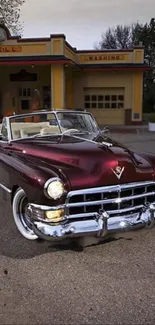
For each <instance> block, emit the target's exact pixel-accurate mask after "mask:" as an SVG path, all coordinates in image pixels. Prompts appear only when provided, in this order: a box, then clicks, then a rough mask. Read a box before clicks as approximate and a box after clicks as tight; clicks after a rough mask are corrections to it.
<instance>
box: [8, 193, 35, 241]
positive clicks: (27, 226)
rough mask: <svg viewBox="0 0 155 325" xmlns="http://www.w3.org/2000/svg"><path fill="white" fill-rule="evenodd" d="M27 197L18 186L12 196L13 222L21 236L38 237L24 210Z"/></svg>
mask: <svg viewBox="0 0 155 325" xmlns="http://www.w3.org/2000/svg"><path fill="white" fill-rule="evenodd" d="M28 203H29V202H28V198H27V196H26V194H25V192H24V190H23V189H21V188H19V189H18V190H17V191H16V193H15V195H14V198H13V203H12V212H13V218H14V221H15V224H16V226H17V228H18V230H19V232H20V233H21V235H22V236H23V237H25V238H26V239H29V240H36V239H37V238H38V236H37V235H35V233H34V231H33V230H32V223H31V220H30V218H29V217H28V215H27V213H26V211H27V206H28Z"/></svg>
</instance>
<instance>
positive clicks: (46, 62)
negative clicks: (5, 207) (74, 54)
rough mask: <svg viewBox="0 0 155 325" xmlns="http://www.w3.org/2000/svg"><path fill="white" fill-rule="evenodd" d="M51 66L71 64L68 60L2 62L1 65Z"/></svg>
mask: <svg viewBox="0 0 155 325" xmlns="http://www.w3.org/2000/svg"><path fill="white" fill-rule="evenodd" d="M49 64H69V62H68V60H50V61H0V65H7V66H8V65H49Z"/></svg>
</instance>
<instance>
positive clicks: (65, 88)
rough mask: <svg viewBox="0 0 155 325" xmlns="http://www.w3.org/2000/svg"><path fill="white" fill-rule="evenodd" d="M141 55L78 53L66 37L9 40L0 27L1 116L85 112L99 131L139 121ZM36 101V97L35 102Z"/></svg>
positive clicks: (139, 52) (132, 52) (135, 52)
mask: <svg viewBox="0 0 155 325" xmlns="http://www.w3.org/2000/svg"><path fill="white" fill-rule="evenodd" d="M145 70H148V67H147V66H146V64H144V49H143V48H141V47H136V48H133V49H131V50H128V51H117V50H116V51H113V50H112V51H79V50H77V49H76V48H73V47H72V46H71V45H69V44H68V42H67V41H66V39H65V36H64V35H51V36H50V37H49V38H43V39H24V38H20V37H12V36H11V35H10V33H9V30H8V29H7V28H6V27H5V26H4V25H3V24H1V25H0V115H1V116H4V115H7V114H9V112H15V113H27V112H30V111H31V110H33V109H34V106H35V103H36V102H37V101H35V99H36V98H38V102H37V103H38V104H37V108H39V109H49V110H51V109H86V110H87V111H89V112H91V113H93V115H94V116H95V118H96V120H97V122H98V123H99V124H102V125H107V124H108V125H112V124H114V125H129V124H134V123H135V124H139V123H141V121H142V97H143V73H144V71H145ZM37 96H38V97H37Z"/></svg>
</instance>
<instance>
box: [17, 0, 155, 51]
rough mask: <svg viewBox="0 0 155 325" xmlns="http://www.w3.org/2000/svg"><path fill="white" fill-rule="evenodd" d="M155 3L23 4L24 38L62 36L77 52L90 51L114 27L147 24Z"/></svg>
mask: <svg viewBox="0 0 155 325" xmlns="http://www.w3.org/2000/svg"><path fill="white" fill-rule="evenodd" d="M153 14H154V16H155V0H59V1H58V0H25V4H24V6H23V8H22V15H21V20H22V21H23V22H24V34H23V36H24V37H48V36H49V35H50V34H65V35H66V40H67V41H68V42H69V43H70V44H71V45H72V46H73V47H76V48H77V49H78V50H80V49H81V50H82V49H83V50H84V49H93V48H94V46H95V45H96V44H98V43H99V41H100V39H101V35H102V33H103V32H104V31H105V30H106V29H107V28H108V27H113V26H116V25H117V24H128V23H129V24H130V23H133V22H137V21H138V22H142V23H145V22H149V21H150V19H151V18H152V15H153Z"/></svg>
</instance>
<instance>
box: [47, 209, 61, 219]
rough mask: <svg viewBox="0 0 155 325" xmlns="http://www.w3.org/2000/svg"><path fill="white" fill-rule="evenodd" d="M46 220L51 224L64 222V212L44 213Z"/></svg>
mask: <svg viewBox="0 0 155 325" xmlns="http://www.w3.org/2000/svg"><path fill="white" fill-rule="evenodd" d="M45 216H46V219H47V220H48V221H51V222H60V221H63V220H64V210H63V209H59V210H54V211H46V212H45Z"/></svg>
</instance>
